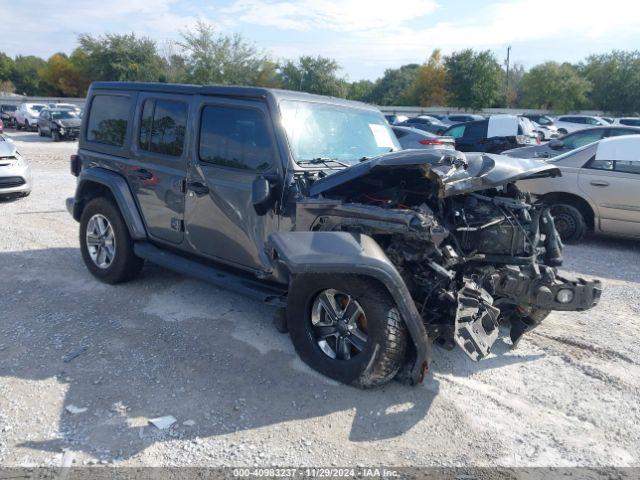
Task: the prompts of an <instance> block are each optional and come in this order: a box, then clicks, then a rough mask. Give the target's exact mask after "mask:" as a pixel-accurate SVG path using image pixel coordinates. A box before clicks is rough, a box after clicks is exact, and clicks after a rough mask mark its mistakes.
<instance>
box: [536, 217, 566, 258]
mask: <svg viewBox="0 0 640 480" xmlns="http://www.w3.org/2000/svg"><path fill="white" fill-rule="evenodd" d="M540 230H542V233H544V235H545V239H544V247H545V250H546V253H545V263H546V264H547V265H549V266H550V267H559V266H560V265H562V260H563V259H562V241H561V240H560V235H558V231H557V230H556V227H555V224H554V223H553V217H552V216H551V211H550V210H549V208H548V207H545V209H544V211H543V212H542V221H541V226H540Z"/></svg>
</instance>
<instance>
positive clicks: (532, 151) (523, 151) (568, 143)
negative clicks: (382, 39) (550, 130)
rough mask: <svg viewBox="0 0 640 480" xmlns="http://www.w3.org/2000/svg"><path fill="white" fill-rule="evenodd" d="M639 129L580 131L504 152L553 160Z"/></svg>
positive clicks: (586, 129) (605, 128) (588, 129)
mask: <svg viewBox="0 0 640 480" xmlns="http://www.w3.org/2000/svg"><path fill="white" fill-rule="evenodd" d="M639 133H640V128H638V127H622V126H621V127H614V126H609V127H594V128H585V129H584V130H578V131H577V132H574V133H570V134H568V135H565V136H564V137H562V138H558V139H553V140H551V141H550V142H547V143H545V144H542V145H534V146H530V147H522V148H516V149H513V150H506V151H504V152H502V153H503V154H504V155H509V156H510V157H517V158H553V157H556V156H558V155H561V154H563V153H567V152H570V151H571V150H575V149H576V148H580V147H582V146H584V145H587V144H589V143H593V142H597V141H598V140H602V139H603V138H608V137H617V136H620V135H637V134H639Z"/></svg>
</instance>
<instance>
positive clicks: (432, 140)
mask: <svg viewBox="0 0 640 480" xmlns="http://www.w3.org/2000/svg"><path fill="white" fill-rule="evenodd" d="M418 143H419V144H421V145H444V142H443V141H442V140H440V139H439V138H423V139H422V140H418Z"/></svg>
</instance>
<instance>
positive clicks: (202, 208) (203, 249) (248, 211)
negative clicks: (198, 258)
mask: <svg viewBox="0 0 640 480" xmlns="http://www.w3.org/2000/svg"><path fill="white" fill-rule="evenodd" d="M199 117H200V122H199V127H198V128H199V136H198V141H197V142H196V151H195V155H194V161H193V164H192V165H191V166H190V168H189V172H188V178H187V198H186V212H185V221H186V231H187V239H188V241H189V243H190V244H191V247H192V248H193V249H194V250H196V251H197V252H198V253H200V254H205V255H207V256H209V257H211V258H213V259H216V260H221V261H224V262H226V263H230V264H233V265H236V266H238V267H241V268H244V269H248V270H252V271H255V272H260V271H265V270H267V269H268V259H267V257H266V254H265V251H264V242H265V239H266V238H267V236H268V235H269V233H271V232H273V231H276V230H277V226H278V218H277V216H276V215H275V214H274V212H273V211H269V212H268V213H267V214H266V215H264V216H258V215H257V214H256V212H255V210H254V208H253V204H252V195H251V191H252V184H253V181H254V180H255V179H256V177H258V176H260V175H269V174H270V175H277V174H278V172H279V171H280V162H279V160H278V157H277V153H276V152H277V150H276V148H275V137H274V133H273V129H272V128H271V122H270V121H269V112H268V109H267V108H266V104H264V103H262V102H259V101H247V100H232V99H216V100H209V99H206V98H204V99H203V100H202V102H201V105H200V110H199Z"/></svg>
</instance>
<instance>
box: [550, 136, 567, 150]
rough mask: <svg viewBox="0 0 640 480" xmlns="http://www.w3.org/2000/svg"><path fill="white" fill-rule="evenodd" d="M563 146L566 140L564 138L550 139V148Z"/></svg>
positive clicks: (556, 148) (555, 148) (558, 148)
mask: <svg viewBox="0 0 640 480" xmlns="http://www.w3.org/2000/svg"><path fill="white" fill-rule="evenodd" d="M562 147H564V142H563V141H562V140H558V139H557V138H554V139H553V140H550V141H549V148H552V149H553V150H560V149H561V148H562Z"/></svg>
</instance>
